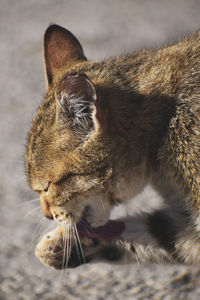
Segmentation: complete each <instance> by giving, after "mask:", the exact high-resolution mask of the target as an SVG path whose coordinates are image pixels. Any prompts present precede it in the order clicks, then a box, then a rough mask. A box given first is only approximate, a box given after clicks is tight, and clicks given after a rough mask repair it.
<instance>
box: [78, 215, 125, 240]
mask: <svg viewBox="0 0 200 300" xmlns="http://www.w3.org/2000/svg"><path fill="white" fill-rule="evenodd" d="M124 229H125V224H124V223H123V222H120V221H115V220H109V221H108V222H107V223H105V224H104V225H102V226H99V227H92V226H90V225H89V223H88V222H87V221H85V220H84V219H82V220H81V221H80V222H79V223H78V224H77V230H78V233H79V234H80V235H82V236H86V237H88V238H98V239H113V238H116V237H118V236H119V235H120V234H121V233H122V232H123V231H124Z"/></svg>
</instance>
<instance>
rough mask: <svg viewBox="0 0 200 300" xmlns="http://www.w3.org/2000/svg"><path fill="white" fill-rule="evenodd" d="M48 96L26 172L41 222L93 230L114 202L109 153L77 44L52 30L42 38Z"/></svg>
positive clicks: (103, 120)
mask: <svg viewBox="0 0 200 300" xmlns="http://www.w3.org/2000/svg"><path fill="white" fill-rule="evenodd" d="M44 58H45V68H46V76H47V85H48V91H47V94H46V96H45V98H44V100H43V102H42V104H41V105H40V107H39V109H38V111H37V113H36V114H35V116H34V119H33V123H32V127H31V130H30V132H29V136H28V143H27V154H26V171H27V176H28V180H29V183H30V186H31V187H32V189H33V190H35V191H38V192H39V194H40V199H41V205H42V208H43V212H44V214H45V216H47V217H49V218H52V217H54V219H56V220H58V221H65V220H67V219H68V217H69V216H70V217H71V218H72V219H73V221H74V222H76V223H77V222H79V221H80V219H81V218H86V219H87V221H88V222H89V223H90V224H91V225H92V226H99V225H101V224H103V223H105V222H106V221H107V219H108V217H109V212H110V208H111V207H112V206H113V204H114V201H113V197H112V180H111V178H112V176H113V165H112V164H113V154H114V153H113V152H114V148H115V147H116V145H114V141H113V140H112V139H111V138H108V132H111V131H112V130H110V129H109V121H108V118H107V114H108V111H107V110H108V108H105V107H103V104H102V102H101V99H100V97H99V94H98V89H99V86H98V83H96V84H95V83H94V82H92V81H91V79H90V78H88V76H87V75H86V73H85V72H83V69H86V70H88V72H90V71H91V68H92V66H93V65H92V63H90V62H87V61H86V58H85V55H84V53H83V50H82V47H81V45H80V43H79V42H78V40H77V39H76V38H75V37H74V36H73V35H72V34H71V33H70V32H69V31H67V30H66V29H64V28H62V27H60V26H57V25H52V26H50V27H49V28H48V29H47V31H46V33H45V37H44Z"/></svg>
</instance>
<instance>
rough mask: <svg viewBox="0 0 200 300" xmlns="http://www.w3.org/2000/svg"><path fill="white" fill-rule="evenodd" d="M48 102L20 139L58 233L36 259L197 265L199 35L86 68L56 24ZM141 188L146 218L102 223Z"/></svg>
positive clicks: (48, 35)
mask: <svg viewBox="0 0 200 300" xmlns="http://www.w3.org/2000/svg"><path fill="white" fill-rule="evenodd" d="M44 60H45V70H46V78H47V93H46V96H45V97H44V100H43V102H42V104H41V105H40V107H39V109H38V111H37V112H36V114H35V116H34V118H33V123H32V126H31V129H30V132H29V134H28V139H27V152H26V174H27V177H28V181H29V184H30V186H31V188H32V189H33V190H35V191H37V192H38V193H39V195H40V200H41V206H42V210H43V213H44V215H45V216H46V217H47V218H49V219H54V220H55V221H56V222H57V223H58V224H60V226H57V227H56V228H55V229H54V230H52V231H50V232H49V233H47V234H46V235H45V236H43V237H42V238H41V240H40V241H39V243H38V245H37V246H36V250H35V253H36V255H37V257H38V258H39V259H40V260H41V261H42V262H43V263H44V264H46V265H49V266H52V267H54V268H58V269H62V268H67V267H68V268H71V267H77V266H79V265H81V264H84V263H89V262H97V261H104V262H109V263H122V264H125V263H130V262H134V261H137V262H140V263H148V262H155V263H166V262H168V263H189V264H191V263H199V262H200V67H199V65H200V32H196V33H194V34H192V35H190V36H188V37H185V38H184V39H182V40H180V41H179V42H177V43H176V44H171V45H169V46H164V47H160V48H155V49H151V50H141V51H135V52H133V53H130V54H127V55H122V56H118V57H114V58H109V59H106V60H104V61H102V62H94V61H88V60H87V59H86V57H85V54H84V52H83V49H82V46H81V44H80V43H79V41H78V40H77V39H76V37H75V36H74V35H73V34H72V33H71V32H70V31H68V30H67V29H65V28H63V27H61V26H58V25H56V24H53V25H51V26H50V27H48V28H47V30H46V32H45V35H44ZM147 184H151V185H152V187H153V188H154V189H155V190H157V191H158V193H159V194H160V195H161V196H162V197H163V198H164V199H165V205H164V206H163V207H162V208H160V209H158V210H155V211H153V212H151V213H142V212H141V213H140V214H138V215H135V216H131V217H130V216H129V217H126V218H124V219H121V220H115V221H114V220H109V216H110V212H111V209H112V208H113V207H114V206H115V205H117V204H119V203H125V202H126V201H128V200H129V199H131V198H132V197H134V196H136V195H138V194H139V193H140V192H141V191H142V190H143V189H144V187H145V186H146V185H147Z"/></svg>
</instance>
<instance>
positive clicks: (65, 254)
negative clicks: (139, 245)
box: [35, 226, 123, 269]
mask: <svg viewBox="0 0 200 300" xmlns="http://www.w3.org/2000/svg"><path fill="white" fill-rule="evenodd" d="M65 232H66V227H65V226H59V227H57V228H55V229H54V230H52V231H50V232H48V233H47V234H46V235H45V236H43V237H42V238H41V240H40V241H39V243H38V244H37V246H36V249H35V254H36V256H37V257H38V258H39V259H40V261H41V262H42V263H44V264H45V265H48V266H51V267H54V268H56V269H64V268H75V267H77V266H80V265H82V264H84V263H89V262H105V261H107V262H108V261H109V262H119V261H120V259H121V258H122V256H123V248H122V247H121V246H120V242H119V241H116V240H100V239H95V238H88V237H83V236H81V235H80V237H79V239H74V238H71V239H70V240H69V239H67V238H66V237H65Z"/></svg>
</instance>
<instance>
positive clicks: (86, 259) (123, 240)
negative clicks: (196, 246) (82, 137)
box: [36, 210, 186, 269]
mask: <svg viewBox="0 0 200 300" xmlns="http://www.w3.org/2000/svg"><path fill="white" fill-rule="evenodd" d="M123 221H124V223H125V226H126V229H125V231H124V232H123V234H122V235H121V237H119V238H118V239H113V240H99V239H90V238H87V237H81V236H80V243H81V246H80V244H79V243H78V242H76V243H75V241H74V240H72V241H71V245H72V247H71V249H69V248H68V247H69V245H70V241H68V240H66V241H65V242H64V239H63V232H64V230H66V229H64V228H62V226H60V227H57V228H56V229H55V230H53V231H52V232H49V233H48V234H47V235H46V236H44V237H43V238H42V239H41V241H40V242H39V243H38V245H37V247H36V255H37V256H38V258H39V259H40V260H41V261H42V262H43V263H45V264H47V265H50V266H53V267H55V268H58V269H60V268H66V267H69V268H73V267H76V266H79V265H81V264H84V263H91V262H109V263H117V264H127V263H131V262H139V263H153V262H154V263H175V262H181V261H184V258H183V257H181V256H180V255H179V250H177V249H176V247H177V244H179V243H180V240H179V239H177V237H178V236H179V234H180V233H181V232H184V231H185V224H186V221H185V216H184V214H181V213H175V212H171V211H168V210H160V211H157V212H154V213H152V214H146V213H141V214H140V215H138V216H135V217H131V218H127V219H124V220H123Z"/></svg>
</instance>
